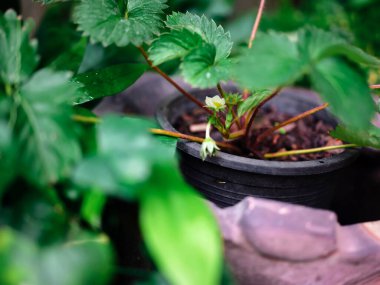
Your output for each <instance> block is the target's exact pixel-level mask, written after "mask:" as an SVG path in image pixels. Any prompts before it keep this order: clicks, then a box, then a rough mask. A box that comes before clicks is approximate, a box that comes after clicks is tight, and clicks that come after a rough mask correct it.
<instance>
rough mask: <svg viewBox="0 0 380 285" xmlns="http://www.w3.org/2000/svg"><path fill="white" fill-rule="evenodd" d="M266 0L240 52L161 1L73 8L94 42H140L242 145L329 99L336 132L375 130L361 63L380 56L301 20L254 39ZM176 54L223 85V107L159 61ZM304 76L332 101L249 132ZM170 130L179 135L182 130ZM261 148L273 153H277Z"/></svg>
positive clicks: (210, 26)
mask: <svg viewBox="0 0 380 285" xmlns="http://www.w3.org/2000/svg"><path fill="white" fill-rule="evenodd" d="M264 3H265V1H261V4H260V9H259V13H258V16H257V19H256V21H255V23H254V27H253V29H252V35H251V38H250V40H249V43H248V46H247V47H246V48H240V49H238V50H237V52H235V53H234V56H231V50H232V47H233V43H232V41H231V37H230V34H229V33H228V32H225V31H224V29H223V28H222V27H221V26H218V25H217V24H216V23H215V22H214V21H213V20H210V19H208V18H206V17H205V16H198V15H195V14H191V13H189V12H187V13H179V12H173V13H172V14H170V15H168V16H167V18H166V20H165V21H164V22H161V21H160V16H162V15H163V9H165V8H166V6H165V4H164V2H163V1H148V0H147V1H106V3H103V1H95V2H94V1H92V2H90V1H81V2H80V3H79V4H78V6H77V7H76V9H75V12H74V21H75V22H76V23H77V24H78V27H79V29H80V30H81V31H83V34H84V35H88V36H89V38H90V40H91V41H93V42H101V43H103V44H104V45H109V44H116V45H118V46H125V45H128V44H133V45H134V46H136V48H137V49H138V50H139V51H140V52H141V54H142V55H143V56H144V58H145V59H146V61H147V63H148V65H149V66H150V67H151V68H152V69H153V70H155V71H156V72H158V73H159V74H160V75H162V76H163V77H164V78H165V79H166V80H168V81H169V82H170V83H171V84H173V85H174V86H175V87H176V88H177V89H178V90H179V91H180V92H181V93H182V94H183V95H184V96H186V97H187V98H189V99H190V100H191V101H192V102H194V103H195V104H196V105H198V107H199V108H203V109H205V111H206V112H208V113H209V114H210V117H209V124H210V125H212V126H213V127H214V128H215V129H217V130H218V131H219V132H220V134H221V135H222V137H223V138H224V139H225V140H228V141H231V140H234V141H235V143H234V145H238V146H241V145H242V144H243V145H242V148H243V149H244V148H248V145H247V143H249V144H252V141H254V142H253V145H254V149H253V151H255V146H257V145H259V144H260V143H261V142H262V141H263V139H264V138H265V137H268V136H269V135H271V134H272V133H273V132H275V131H277V130H278V129H280V128H281V127H284V126H285V125H286V124H287V123H289V122H294V121H297V120H300V119H302V118H304V117H305V116H309V115H311V114H313V113H315V112H318V111H320V110H322V109H325V108H327V107H328V106H329V108H330V110H331V112H332V113H333V114H334V115H335V116H336V117H337V118H338V119H339V121H340V122H341V124H342V125H343V126H344V127H339V128H338V130H337V131H335V132H333V135H335V136H336V137H338V138H340V139H343V140H346V141H348V142H353V143H356V144H357V143H359V140H357V139H355V138H353V137H351V136H347V135H344V134H345V133H346V132H347V131H343V130H352V133H357V131H359V130H360V132H361V133H363V132H365V133H366V132H367V131H370V132H371V133H372V134H373V132H375V133H376V136H377V135H378V131H377V129H376V128H374V127H373V126H372V124H371V120H372V118H373V117H374V115H375V111H376V108H375V104H374V102H373V99H372V97H371V92H370V88H369V87H368V84H367V82H366V79H365V76H363V71H362V67H363V66H368V67H377V66H378V65H379V63H380V61H379V60H378V59H377V58H375V57H373V56H371V55H369V54H367V53H365V52H364V51H362V50H361V49H359V48H357V47H355V46H353V45H351V44H350V43H349V42H347V41H346V40H344V39H341V38H338V37H337V36H335V35H334V34H332V33H329V32H326V31H323V30H320V29H317V28H314V27H305V28H302V29H300V30H298V31H297V32H295V33H293V34H292V37H290V36H288V35H287V34H283V33H276V32H269V33H266V34H259V35H258V36H257V39H255V38H256V32H257V29H258V26H259V23H260V18H261V15H262V11H263V8H264ZM147 7H149V8H147ZM90 10H91V15H90V12H88V11H90ZM104 11H108V12H107V13H104ZM142 11H145V12H142ZM148 18H149V19H148ZM111 19H112V21H111ZM254 40H255V41H254ZM146 46H148V47H146ZM174 59H177V60H180V71H181V74H182V76H183V78H184V79H185V81H186V82H188V83H190V84H191V85H192V86H194V87H199V88H210V87H215V88H216V89H217V90H218V91H219V94H218V97H214V99H213V101H214V102H219V103H218V104H219V107H218V108H215V106H214V105H213V104H214V103H210V104H207V102H200V101H199V100H198V99H197V98H195V97H194V96H192V95H191V94H190V93H189V92H187V91H185V90H184V89H182V88H181V87H180V86H179V85H177V84H176V83H175V82H174V81H173V79H171V78H170V77H169V76H168V75H167V74H165V72H163V71H162V70H161V69H160V67H159V66H160V65H161V64H163V63H165V62H168V61H171V60H174ZM305 77H306V78H308V80H309V81H310V82H311V85H312V87H313V88H314V89H315V90H316V91H317V92H318V93H319V94H320V96H321V99H322V100H323V101H325V102H326V103H327V104H324V105H322V106H320V107H317V108H315V109H313V110H310V111H308V112H305V113H304V114H300V115H298V116H297V117H296V118H295V119H294V120H292V119H291V120H289V121H288V122H283V123H281V122H280V123H279V124H278V125H277V126H273V128H271V129H269V130H266V131H265V132H263V133H262V134H259V135H258V136H256V137H251V128H252V126H253V125H254V120H255V118H256V115H257V113H258V111H259V109H261V107H262V106H263V105H264V104H265V103H266V102H267V101H269V100H270V99H271V98H273V97H274V96H276V95H277V94H278V93H279V91H280V90H281V89H282V88H284V87H285V86H287V85H290V84H293V83H294V82H296V81H297V80H300V79H302V78H305ZM230 80H233V81H235V82H236V83H237V84H238V86H239V87H240V88H241V89H242V90H244V92H242V93H241V94H229V93H228V92H225V91H224V90H223V86H222V82H226V81H230ZM166 134H167V135H171V136H175V137H181V135H180V134H173V133H170V132H167V133H166ZM348 138H350V139H348ZM347 139H348V140H347ZM210 142H211V140H210V137H206V143H207V147H206V146H204V147H203V148H202V150H203V151H202V156H203V157H206V156H207V154H214V153H215V152H214V150H215V149H216V147H217V146H216V144H215V143H214V147H211V145H210ZM227 144H231V146H230V147H227V149H230V150H231V148H233V146H234V145H232V143H231V142H228V143H227ZM360 145H362V144H360ZM350 146H351V144H350ZM372 146H373V144H372ZM341 147H347V145H342V146H341ZM337 148H339V146H337ZM299 151H300V153H302V150H299ZM310 151H312V150H307V152H310ZM316 151H317V150H316ZM318 151H320V148H318ZM277 155H279V154H276V156H277ZM283 155H286V152H284V153H283ZM259 156H261V157H266V158H270V157H272V156H273V154H267V153H263V154H259Z"/></svg>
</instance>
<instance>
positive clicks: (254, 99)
mask: <svg viewBox="0 0 380 285" xmlns="http://www.w3.org/2000/svg"><path fill="white" fill-rule="evenodd" d="M272 93H273V91H272V90H258V91H255V92H253V93H252V95H251V96H249V97H248V98H247V99H246V100H244V101H243V103H241V104H240V105H239V107H238V113H237V115H238V117H241V116H243V115H244V114H245V113H247V112H248V111H250V110H252V109H253V108H255V107H256V106H258V105H259V104H260V103H261V102H263V101H264V100H265V99H267V98H268V97H269V96H270V95H271V94H272Z"/></svg>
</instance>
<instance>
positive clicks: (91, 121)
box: [71, 115, 101, 124]
mask: <svg viewBox="0 0 380 285" xmlns="http://www.w3.org/2000/svg"><path fill="white" fill-rule="evenodd" d="M71 118H72V119H73V120H74V121H76V122H80V123H88V124H98V123H100V122H101V119H99V118H97V117H87V116H82V115H73V116H72V117H71Z"/></svg>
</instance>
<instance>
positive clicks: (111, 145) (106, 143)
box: [74, 117, 174, 200]
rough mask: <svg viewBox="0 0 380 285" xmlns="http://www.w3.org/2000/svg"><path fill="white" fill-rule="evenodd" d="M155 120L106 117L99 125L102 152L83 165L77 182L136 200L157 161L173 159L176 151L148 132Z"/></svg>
mask: <svg viewBox="0 0 380 285" xmlns="http://www.w3.org/2000/svg"><path fill="white" fill-rule="evenodd" d="M152 126H154V124H153V122H150V121H147V120H143V119H137V118H127V117H126V118H118V117H106V118H104V119H103V121H102V123H101V124H99V126H98V138H97V141H98V154H97V155H96V156H92V157H89V158H87V159H85V160H84V161H83V162H81V163H80V164H79V166H78V167H77V169H76V171H75V174H74V181H75V182H76V183H77V185H78V186H80V187H81V188H82V189H87V190H88V189H96V190H97V191H102V192H103V193H105V194H107V195H111V196H117V197H121V198H124V199H128V200H129V199H134V198H135V197H136V192H137V191H138V190H139V189H141V188H142V187H144V185H145V184H144V183H145V182H146V181H147V180H148V179H149V177H150V175H151V173H152V167H153V165H154V164H156V163H159V162H160V161H167V162H168V163H172V162H173V159H174V158H173V155H172V150H171V149H170V148H168V147H167V146H164V145H163V144H161V143H160V142H158V141H157V140H156V139H155V138H154V137H152V136H151V135H150V134H149V133H148V129H149V128H151V127H152Z"/></svg>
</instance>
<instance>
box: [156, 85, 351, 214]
mask: <svg viewBox="0 0 380 285" xmlns="http://www.w3.org/2000/svg"><path fill="white" fill-rule="evenodd" d="M192 94H193V95H194V96H196V97H198V98H199V99H200V100H204V98H205V97H206V96H213V95H215V94H217V92H216V91H214V90H195V91H193V92H192ZM270 104H273V105H274V106H275V107H276V108H277V110H279V111H281V112H284V113H287V114H289V115H296V114H299V113H301V112H303V111H306V110H308V109H311V108H313V107H315V106H316V104H317V103H316V100H315V94H314V93H312V92H310V91H306V90H303V89H285V90H284V91H282V92H281V94H279V95H278V96H276V98H274V99H272V100H271V101H270ZM193 108H195V105H194V104H193V103H191V102H189V101H188V100H187V99H186V98H184V97H183V96H176V97H173V98H171V99H170V100H167V101H166V102H165V103H164V104H163V105H162V106H161V107H160V108H159V109H158V111H157V120H158V122H159V124H160V125H161V126H162V127H163V128H164V129H167V130H172V131H175V129H174V127H173V123H174V122H175V121H176V120H177V119H178V118H179V117H180V116H181V115H182V114H184V113H185V112H188V111H190V110H191V109H193ZM316 116H317V117H319V118H320V119H322V120H323V121H325V122H327V123H330V124H335V120H334V119H333V118H332V117H331V116H330V115H329V113H328V112H326V111H322V112H319V113H318V114H316ZM177 150H178V154H179V159H180V168H181V170H182V173H183V175H184V177H185V179H186V180H187V181H188V183H190V184H191V185H192V186H194V187H195V188H196V189H198V190H199V191H200V192H201V193H202V194H203V195H204V196H205V197H206V198H207V199H208V200H210V201H212V202H214V203H215V204H217V205H218V206H220V207H226V206H231V205H234V204H236V203H238V202H239V201H241V200H242V199H244V198H245V197H246V196H254V197H260V198H268V199H274V200H278V201H284V202H289V203H295V204H301V205H305V206H311V207H317V208H329V206H330V203H331V200H332V197H333V194H334V189H335V188H336V186H337V181H339V178H341V176H342V175H343V174H344V168H345V167H346V166H348V165H349V164H351V163H352V162H353V161H354V160H355V158H356V157H357V151H355V150H345V151H344V152H342V153H340V154H337V155H334V156H332V157H330V158H324V159H319V160H312V161H300V162H284V161H268V160H258V159H251V158H246V157H240V156H236V155H231V154H228V153H224V152H218V154H217V155H216V156H215V157H212V158H207V159H206V161H204V162H203V161H202V160H201V159H200V155H199V150H200V144H198V143H194V142H188V141H184V140H180V141H178V143H177Z"/></svg>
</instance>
